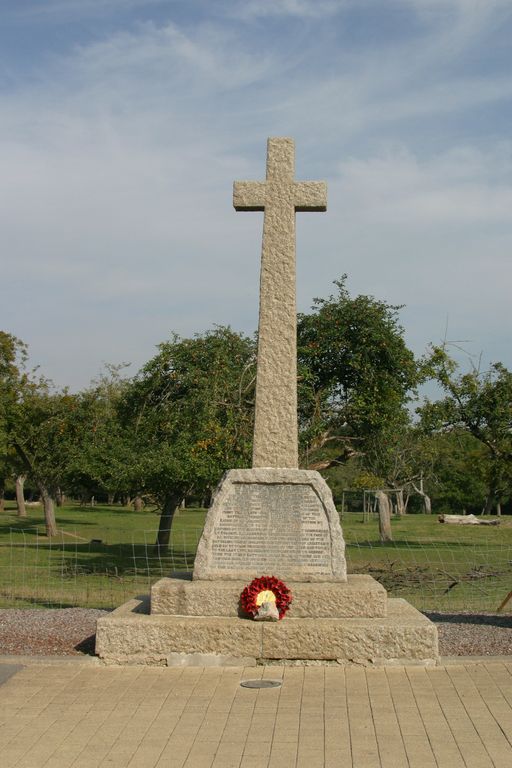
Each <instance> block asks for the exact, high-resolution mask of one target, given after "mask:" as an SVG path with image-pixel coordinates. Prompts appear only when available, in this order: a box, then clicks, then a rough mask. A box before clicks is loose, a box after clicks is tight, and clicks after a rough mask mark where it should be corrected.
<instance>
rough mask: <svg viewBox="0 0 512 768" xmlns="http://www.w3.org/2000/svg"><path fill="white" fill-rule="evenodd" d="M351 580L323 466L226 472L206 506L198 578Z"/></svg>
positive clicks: (197, 569)
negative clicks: (317, 469) (319, 469)
mask: <svg viewBox="0 0 512 768" xmlns="http://www.w3.org/2000/svg"><path fill="white" fill-rule="evenodd" d="M265 574H266V575H274V576H277V577H278V578H281V579H290V580H295V581H345V580H346V566H345V557H344V542H343V536H342V533H341V527H340V523H339V517H338V513H337V511H336V508H335V507H334V503H333V501H332V495H331V492H330V490H329V488H328V486H327V484H326V483H325V481H324V480H323V478H322V477H321V476H320V475H319V474H318V472H310V471H307V470H293V469H268V468H265V469H244V470H240V469H239V470H231V471H230V472H228V473H227V474H226V475H225V476H224V478H223V480H222V482H221V484H220V486H219V488H218V490H217V492H216V494H215V497H214V499H213V502H212V506H211V507H210V509H209V511H208V516H207V519H206V523H205V528H204V531H203V535H202V537H201V541H200V542H199V546H198V549H197V555H196V560H195V565H194V579H248V580H250V579H252V578H254V577H256V576H262V575H265Z"/></svg>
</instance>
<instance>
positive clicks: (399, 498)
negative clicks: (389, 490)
mask: <svg viewBox="0 0 512 768" xmlns="http://www.w3.org/2000/svg"><path fill="white" fill-rule="evenodd" d="M396 513H397V515H399V517H402V515H405V506H404V492H403V491H402V489H400V490H399V491H397V492H396Z"/></svg>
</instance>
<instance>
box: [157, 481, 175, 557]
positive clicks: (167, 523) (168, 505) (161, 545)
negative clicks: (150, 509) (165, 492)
mask: <svg viewBox="0 0 512 768" xmlns="http://www.w3.org/2000/svg"><path fill="white" fill-rule="evenodd" d="M180 501H181V496H167V498H166V499H165V501H164V506H163V509H162V514H161V515H160V524H159V526H158V533H157V536H156V542H155V550H156V553H157V554H158V555H163V554H165V553H166V552H167V549H168V547H169V539H170V537H171V527H172V520H173V517H174V513H175V511H176V507H177V506H178V504H179V503H180Z"/></svg>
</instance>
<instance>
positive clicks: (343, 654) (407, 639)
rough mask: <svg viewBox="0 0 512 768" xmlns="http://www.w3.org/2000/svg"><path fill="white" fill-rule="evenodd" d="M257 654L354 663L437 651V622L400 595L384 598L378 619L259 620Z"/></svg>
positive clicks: (430, 657) (426, 656)
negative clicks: (260, 648)
mask: <svg viewBox="0 0 512 768" xmlns="http://www.w3.org/2000/svg"><path fill="white" fill-rule="evenodd" d="M262 629H263V653H262V655H263V658H267V659H281V658H283V652H284V653H285V654H286V655H285V657H284V658H287V659H293V658H299V659H346V660H348V661H354V662H360V661H363V662H364V661H370V662H372V663H374V662H375V661H377V660H390V661H391V660H395V661H396V660H402V661H404V662H405V661H406V660H411V659H412V660H414V659H419V660H422V661H423V662H429V661H430V662H433V661H435V660H436V659H437V658H438V656H439V648H438V638H437V627H436V626H435V624H434V623H433V622H431V621H429V619H427V618H426V617H425V616H423V614H421V613H420V612H419V611H417V610H416V608H413V607H412V605H410V604H409V603H408V602H406V601H405V600H401V599H391V600H388V615H387V617H386V618H380V619H291V618H290V619H289V620H284V621H280V622H279V623H278V624H265V625H263V626H262Z"/></svg>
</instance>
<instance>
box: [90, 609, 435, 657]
mask: <svg viewBox="0 0 512 768" xmlns="http://www.w3.org/2000/svg"><path fill="white" fill-rule="evenodd" d="M387 604H388V615H387V616H386V617H380V618H371V619H368V618H344V619H329V618H314V619H312V618H295V619H294V618H290V617H288V616H286V617H285V618H284V619H283V620H282V621H278V622H272V623H266V622H255V621H252V620H251V619H241V618H237V617H214V616H206V617H204V616H170V615H159V614H150V613H149V597H147V598H138V599H135V600H130V601H129V602H128V603H125V604H124V605H122V606H121V607H120V608H118V609H117V610H115V611H113V613H111V614H109V615H108V616H104V617H102V618H100V619H98V623H97V634H96V653H97V654H98V655H99V656H100V658H102V659H104V660H105V661H106V662H110V663H121V664H123V663H136V664H162V663H163V664H165V663H167V660H168V658H169V657H170V656H171V655H176V654H187V655H188V654H215V655H218V656H229V657H232V658H234V659H242V658H243V659H245V660H247V659H251V660H255V661H258V662H261V663H264V662H265V660H267V661H268V660H271V659H272V660H273V659H283V660H285V659H318V660H333V659H334V660H339V661H340V662H357V663H377V664H382V663H397V662H398V663H410V662H413V663H421V664H435V663H436V660H437V658H438V655H439V651H438V640H437V628H436V626H435V624H433V623H432V622H431V621H429V620H428V619H427V618H426V617H425V616H423V614H421V613H420V612H419V611H417V610H416V609H415V608H413V607H412V606H411V605H410V604H409V603H407V602H406V601H405V600H402V599H391V600H388V601H387Z"/></svg>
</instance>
